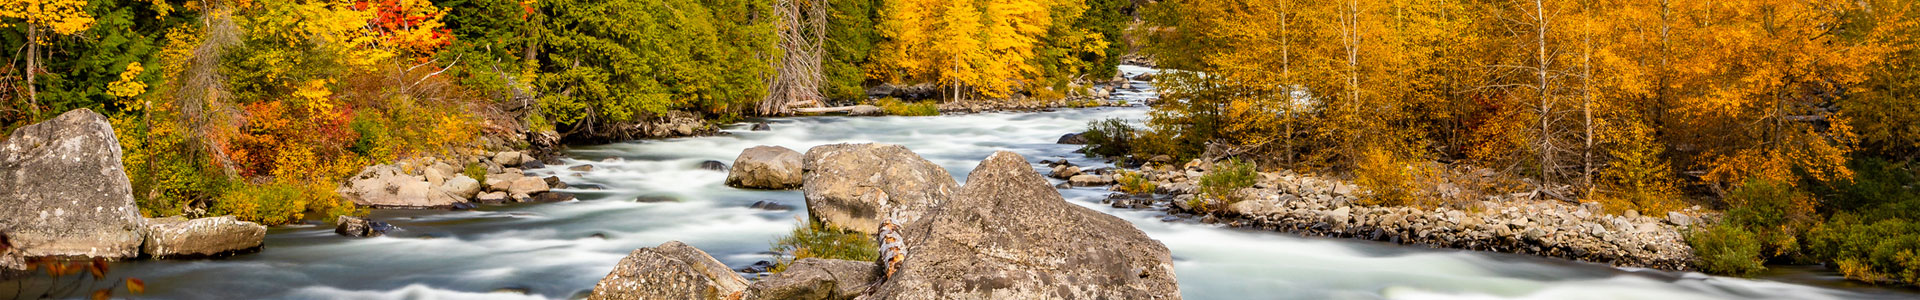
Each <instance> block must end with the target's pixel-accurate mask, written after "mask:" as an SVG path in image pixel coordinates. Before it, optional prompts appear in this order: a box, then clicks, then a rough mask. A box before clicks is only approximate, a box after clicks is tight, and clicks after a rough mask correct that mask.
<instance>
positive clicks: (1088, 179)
mask: <svg viewBox="0 0 1920 300" xmlns="http://www.w3.org/2000/svg"><path fill="white" fill-rule="evenodd" d="M1067 182H1068V183H1072V184H1073V186H1102V185H1109V184H1113V178H1110V177H1107V176H1101V175H1093V174H1081V175H1073V177H1071V178H1067Z"/></svg>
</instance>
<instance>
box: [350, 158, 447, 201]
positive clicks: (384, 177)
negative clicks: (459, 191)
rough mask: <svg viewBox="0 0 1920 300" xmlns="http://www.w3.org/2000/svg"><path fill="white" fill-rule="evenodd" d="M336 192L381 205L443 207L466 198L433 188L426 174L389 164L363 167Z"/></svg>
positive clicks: (354, 199) (351, 198)
mask: <svg viewBox="0 0 1920 300" xmlns="http://www.w3.org/2000/svg"><path fill="white" fill-rule="evenodd" d="M335 192H337V193H339V194H340V196H341V197H345V198H347V200H351V201H353V203H354V204H359V205H360V206H370V207H382V208H446V207H452V206H453V205H454V204H457V203H465V202H467V199H466V197H459V196H458V195H454V194H453V193H450V192H447V191H444V190H441V189H436V188H434V187H433V184H432V183H429V182H427V179H426V178H421V177H416V176H413V175H408V174H407V173H406V172H401V171H400V168H397V167H394V166H392V165H373V166H367V167H366V168H362V169H360V173H359V174H355V175H354V176H353V178H348V179H347V182H346V183H345V184H342V185H341V186H340V188H339V189H336V190H335Z"/></svg>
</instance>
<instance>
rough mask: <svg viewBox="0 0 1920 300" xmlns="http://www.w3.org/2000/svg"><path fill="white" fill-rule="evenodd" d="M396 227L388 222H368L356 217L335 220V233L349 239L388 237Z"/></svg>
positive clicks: (342, 217) (341, 217)
mask: <svg viewBox="0 0 1920 300" xmlns="http://www.w3.org/2000/svg"><path fill="white" fill-rule="evenodd" d="M394 228H395V227H393V225H392V224H387V222H380V221H374V220H368V219H366V218H361V217H354V216H340V217H339V218H337V219H335V220H334V227H333V233H335V234H339V235H343V236H349V237H376V236H382V235H386V234H387V231H392V230H393V229H394Z"/></svg>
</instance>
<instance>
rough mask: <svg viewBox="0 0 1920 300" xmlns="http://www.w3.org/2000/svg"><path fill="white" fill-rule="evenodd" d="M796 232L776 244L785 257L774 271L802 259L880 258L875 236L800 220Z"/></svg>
mask: <svg viewBox="0 0 1920 300" xmlns="http://www.w3.org/2000/svg"><path fill="white" fill-rule="evenodd" d="M800 222H802V224H799V225H800V226H796V227H794V228H793V233H791V234H788V235H787V236H786V237H781V238H780V239H779V240H777V241H774V243H773V252H776V253H782V254H783V255H782V256H783V257H780V258H776V260H777V261H779V263H778V264H776V265H775V266H774V268H773V272H774V273H779V272H783V271H786V269H787V265H790V264H792V263H793V261H796V260H800V259H802V258H809V257H812V258H825V259H844V260H852V261H874V260H875V259H879V258H880V246H879V245H878V244H875V243H874V241H873V236H871V235H867V234H863V233H859V232H853V231H846V230H841V229H839V228H832V227H828V226H827V225H826V224H822V223H818V222H807V221H804V220H802V221H800Z"/></svg>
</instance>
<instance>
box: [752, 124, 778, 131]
mask: <svg viewBox="0 0 1920 300" xmlns="http://www.w3.org/2000/svg"><path fill="white" fill-rule="evenodd" d="M752 130H753V131H768V130H773V126H772V125H767V122H760V123H753V129H752Z"/></svg>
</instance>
